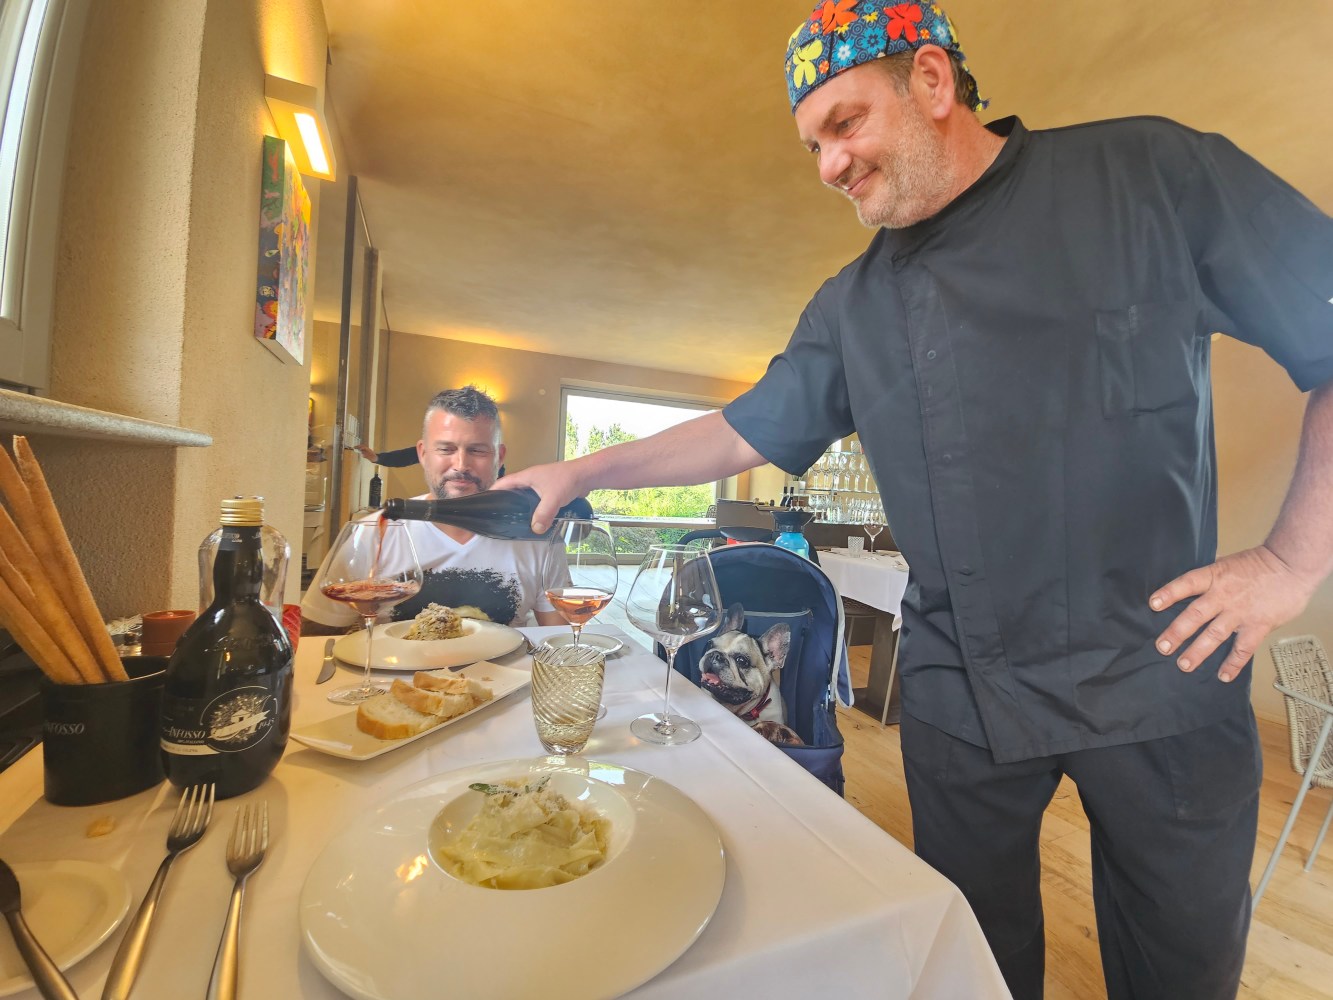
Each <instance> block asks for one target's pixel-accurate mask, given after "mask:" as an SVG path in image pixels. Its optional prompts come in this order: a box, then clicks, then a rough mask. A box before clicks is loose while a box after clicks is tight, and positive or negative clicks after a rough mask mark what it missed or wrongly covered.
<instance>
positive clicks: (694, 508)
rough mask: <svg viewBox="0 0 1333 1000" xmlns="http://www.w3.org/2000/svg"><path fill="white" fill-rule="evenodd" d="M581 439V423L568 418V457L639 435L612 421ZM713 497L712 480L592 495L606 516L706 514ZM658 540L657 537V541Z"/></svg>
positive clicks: (632, 549) (598, 449) (566, 426)
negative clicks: (581, 443)
mask: <svg viewBox="0 0 1333 1000" xmlns="http://www.w3.org/2000/svg"><path fill="white" fill-rule="evenodd" d="M581 438H582V435H580V433H579V428H578V425H577V424H576V423H575V422H574V421H573V420H569V419H566V421H565V458H567V459H568V458H578V457H580V456H582V455H587V454H590V453H592V452H594V451H601V450H602V449H603V448H608V447H610V446H611V445H613V444H621V443H622V442H625V441H634V440H637V435H634V434H631V433H629V432H628V431H626V430H625V429H624V428H622V427H621V426H620V425H619V424H612V425H611V426H610V427H606V428H602V427H592V428H589V430H588V437H587V442H586V444H583V445H582V446H581V445H580V440H581ZM713 499H714V498H713V484H712V483H704V484H702V485H700V486H649V487H646V488H644V489H638V490H593V491H592V493H590V494H588V502H589V503H591V504H592V509H593V510H595V511H596V512H597V513H598V515H599V516H602V517H703V516H704V515H705V514H707V513H708V507H709V505H710V504H712V502H713ZM668 530H671V529H668ZM673 533H675V534H679V533H678V532H673ZM663 540H665V539H663ZM657 541H658V540H657V539H654V542H653V543H654V544H655V543H656V542H657ZM616 548H617V549H620V550H621V551H628V552H633V551H640V552H641V551H644V549H643V548H638V549H635V548H632V547H631V548H628V549H624V548H622V547H621V546H620V545H617V546H616Z"/></svg>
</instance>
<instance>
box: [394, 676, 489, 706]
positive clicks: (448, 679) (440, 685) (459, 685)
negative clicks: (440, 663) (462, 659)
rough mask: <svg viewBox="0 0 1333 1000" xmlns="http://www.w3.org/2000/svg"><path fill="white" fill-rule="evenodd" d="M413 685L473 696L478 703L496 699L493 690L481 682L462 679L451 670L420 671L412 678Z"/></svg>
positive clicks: (429, 689) (472, 679)
mask: <svg viewBox="0 0 1333 1000" xmlns="http://www.w3.org/2000/svg"><path fill="white" fill-rule="evenodd" d="M412 683H413V684H414V685H416V686H417V687H419V688H424V689H425V690H427V691H439V692H442V693H444V694H466V695H471V696H472V697H473V698H475V699H477V701H478V702H483V701H490V700H491V698H492V697H494V695H493V694H492V693H491V689H490V688H488V687H487V686H486V685H485V684H483V683H482V682H481V681H479V680H475V679H474V678H471V677H460V676H458V674H455V673H453V672H451V671H449V670H419V671H417V673H416V675H415V676H414V677H413V678H412Z"/></svg>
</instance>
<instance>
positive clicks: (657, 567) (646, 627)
mask: <svg viewBox="0 0 1333 1000" xmlns="http://www.w3.org/2000/svg"><path fill="white" fill-rule="evenodd" d="M721 605H722V598H721V596H720V595H719V594H718V590H717V578H716V577H715V576H714V575H713V564H712V563H711V562H709V560H708V554H707V553H706V552H702V551H700V550H699V549H696V548H690V547H688V546H683V545H652V546H649V548H648V551H647V552H646V553H645V554H644V557H643V561H642V562H640V563H639V572H638V575H637V576H636V577H635V578H634V583H633V584H632V585H631V586H630V589H629V594H628V595H627V596H626V598H625V610H626V612H628V614H629V620H630V621H631V622H632V623H633V624H634V627H635V628H637V629H639V630H640V631H642V632H646V633H647V634H648V635H650V636H651V637H652V638H654V639H656V640H657V641H658V642H660V643H661V644H662V646H663V648H664V649H666V654H667V680H666V687H665V688H664V689H663V692H662V711H661V712H660V713H657V712H654V713H650V714H648V715H641V716H639V718H637V719H635V720H634V721H633V722H631V723H630V727H629V728H630V732H632V733H633V734H634V735H635V736H637V737H638V738H639V739H641V740H644V741H646V742H648V743H658V744H661V745H663V746H676V745H678V744H681V743H690V742H692V741H694V740H697V739H698V738H699V724H698V723H696V722H693V721H691V720H690V719H687V718H685V717H684V716H683V715H672V714H671V675H672V674H674V673H675V672H676V670H675V662H676V653H677V652H678V651H679V650H680V647H681V646H683V645H685V643H687V642H689V641H690V640H691V639H698V638H700V637H701V636H705V635H708V634H709V633H710V632H714V631H716V630H717V627H718V625H719V624H721V621H722V611H721Z"/></svg>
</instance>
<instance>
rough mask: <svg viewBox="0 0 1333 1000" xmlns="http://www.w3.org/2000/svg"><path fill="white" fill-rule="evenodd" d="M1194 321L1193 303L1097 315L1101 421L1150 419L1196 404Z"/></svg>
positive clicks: (1138, 307) (1150, 305)
mask: <svg viewBox="0 0 1333 1000" xmlns="http://www.w3.org/2000/svg"><path fill="white" fill-rule="evenodd" d="M1197 317H1198V311H1197V309H1196V308H1195V306H1194V304H1193V303H1191V302H1146V303H1141V304H1139V305H1133V306H1130V307H1129V308H1128V309H1104V310H1099V311H1098V312H1097V351H1098V366H1099V368H1100V372H1101V388H1102V413H1103V414H1104V415H1105V416H1108V417H1120V416H1125V415H1128V414H1136V413H1153V412H1155V411H1157V410H1165V409H1168V408H1170V407H1175V406H1186V405H1192V404H1194V403H1197V402H1198V399H1199V388H1198V385H1197V383H1196V382H1195V376H1196V373H1197V372H1198V370H1199V357H1200V343H1201V341H1200V339H1199V337H1198V335H1197V333H1196V321H1197Z"/></svg>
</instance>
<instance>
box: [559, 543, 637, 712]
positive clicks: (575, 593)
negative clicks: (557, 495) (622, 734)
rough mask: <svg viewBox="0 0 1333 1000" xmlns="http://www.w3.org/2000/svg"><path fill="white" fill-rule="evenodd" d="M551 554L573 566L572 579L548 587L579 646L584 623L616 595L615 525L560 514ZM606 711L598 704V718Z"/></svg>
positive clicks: (570, 569)
mask: <svg viewBox="0 0 1333 1000" xmlns="http://www.w3.org/2000/svg"><path fill="white" fill-rule="evenodd" d="M551 555H552V557H553V558H557V559H562V560H564V562H565V564H566V565H567V566H568V567H569V583H568V585H566V586H563V587H551V588H550V589H548V590H547V591H546V599H547V600H548V601H550V602H551V607H553V608H555V610H556V611H557V612H559V614H560V617H561V618H563V619H564V620H565V621H567V622H569V627H570V628H571V629H573V630H574V645H576V646H577V645H579V644H580V640H581V637H582V634H583V626H584V625H587V624H588V622H590V621H592V620H593V619H594V618H596V617H597V616H598V615H599V614H601V612H602V609H603V608H605V607H606V606H607V605H608V604H610V603H611V599H612V598H613V597H615V594H616V583H617V582H618V581H619V576H620V573H619V569H618V567H617V565H616V543H615V539H614V538H613V537H612V535H611V528H610V527H609V526H608V525H606V524H605V523H603V522H601V521H592V520H580V519H575V518H558V519H557V520H556V522H555V527H554V528H553V529H552V531H551ZM605 715H606V705H605V704H598V706H597V718H599V719H600V718H602V717H604V716H605Z"/></svg>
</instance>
